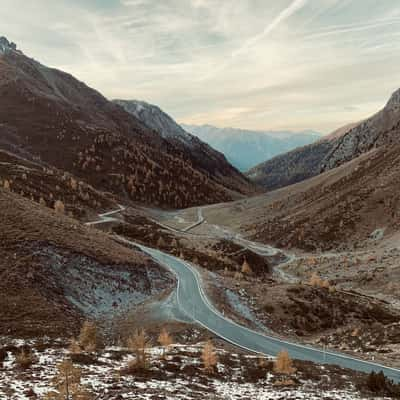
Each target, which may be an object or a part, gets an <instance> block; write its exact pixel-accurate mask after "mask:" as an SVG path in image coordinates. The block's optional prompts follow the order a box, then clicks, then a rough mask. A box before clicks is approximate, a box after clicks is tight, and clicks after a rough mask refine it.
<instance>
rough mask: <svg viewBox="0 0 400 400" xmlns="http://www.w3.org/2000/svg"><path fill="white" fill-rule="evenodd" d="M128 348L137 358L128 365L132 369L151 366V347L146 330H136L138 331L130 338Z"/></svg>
mask: <svg viewBox="0 0 400 400" xmlns="http://www.w3.org/2000/svg"><path fill="white" fill-rule="evenodd" d="M127 344H128V349H129V350H130V351H132V352H133V353H134V354H135V356H136V359H135V360H133V361H131V362H130V364H129V365H128V368H129V369H130V370H135V369H136V370H140V369H147V368H148V366H149V363H148V355H147V350H148V349H149V348H150V347H151V343H150V340H149V338H148V337H147V335H146V331H145V330H144V329H142V330H141V331H136V333H135V334H134V335H133V336H131V337H130V338H129V339H128V342H127Z"/></svg>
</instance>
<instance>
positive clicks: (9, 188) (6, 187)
mask: <svg viewBox="0 0 400 400" xmlns="http://www.w3.org/2000/svg"><path fill="white" fill-rule="evenodd" d="M3 188H4V189H5V190H11V183H10V181H9V180H7V179H5V180H4V182H3Z"/></svg>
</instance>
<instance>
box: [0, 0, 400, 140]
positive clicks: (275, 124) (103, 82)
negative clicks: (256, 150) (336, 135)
mask: <svg viewBox="0 0 400 400" xmlns="http://www.w3.org/2000/svg"><path fill="white" fill-rule="evenodd" d="M1 35H4V36H6V37H7V38H8V39H9V40H11V41H14V42H16V43H17V45H18V47H19V48H20V49H21V50H22V51H23V52H24V53H25V54H26V55H29V56H31V57H33V58H35V59H37V60H38V61H40V62H42V63H44V64H46V65H49V66H52V67H56V68H59V69H62V70H65V71H67V72H69V73H71V74H73V75H74V76H75V77H77V78H78V79H80V80H82V81H84V82H86V83H87V84H88V85H89V86H92V87H94V88H96V89H97V90H99V91H100V92H101V93H103V94H104V95H105V96H106V97H107V98H109V99H113V98H123V99H138V100H145V101H148V102H150V103H153V104H157V105H159V106H160V107H161V108H162V109H164V110H165V111H166V112H168V113H169V114H170V115H172V116H173V117H174V118H175V119H176V120H178V121H179V122H184V123H189V124H213V125H216V126H220V127H225V126H231V127H237V128H247V129H257V130H295V131H301V130H305V129H313V130H316V131H320V132H322V133H329V132H330V131H332V130H334V129H336V128H339V127H340V126H342V125H345V124H347V123H349V122H357V121H359V120H362V119H363V118H366V117H368V116H370V115H371V114H373V113H375V112H376V111H378V110H379V109H380V108H382V107H383V106H384V104H385V103H386V101H387V100H388V98H389V97H390V95H391V93H392V92H393V91H395V90H396V89H398V88H399V87H400V79H399V78H400V70H399V65H400V40H399V39H400V1H399V0H1V30H0V36H1Z"/></svg>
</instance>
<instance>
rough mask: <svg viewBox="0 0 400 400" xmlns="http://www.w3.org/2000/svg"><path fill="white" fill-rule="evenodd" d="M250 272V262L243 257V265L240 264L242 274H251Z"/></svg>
mask: <svg viewBox="0 0 400 400" xmlns="http://www.w3.org/2000/svg"><path fill="white" fill-rule="evenodd" d="M252 272H253V270H252V269H251V267H250V264H249V263H248V262H247V260H246V259H244V261H243V265H242V274H244V275H251V274H252Z"/></svg>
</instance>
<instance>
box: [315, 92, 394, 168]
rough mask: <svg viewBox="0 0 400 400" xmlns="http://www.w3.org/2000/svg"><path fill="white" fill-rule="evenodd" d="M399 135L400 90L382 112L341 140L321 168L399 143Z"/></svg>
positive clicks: (339, 163)
mask: <svg viewBox="0 0 400 400" xmlns="http://www.w3.org/2000/svg"><path fill="white" fill-rule="evenodd" d="M399 133H400V90H397V91H396V92H395V93H393V95H392V96H391V98H390V100H389V101H388V103H387V104H386V106H385V107H384V108H383V109H382V110H381V111H379V112H378V113H377V114H375V115H374V116H372V117H371V118H369V119H367V120H365V121H363V122H361V123H360V124H359V125H357V126H356V127H354V128H353V129H351V130H350V131H349V132H347V133H346V134H345V135H344V136H342V137H341V138H339V140H338V141H337V143H336V144H335V146H333V148H332V150H331V151H330V152H329V154H328V155H327V156H326V157H325V159H324V160H323V162H322V165H321V168H322V170H329V169H332V168H335V167H337V166H339V165H341V164H343V163H345V162H347V161H350V160H352V159H353V158H356V157H357V156H359V155H360V154H363V153H365V152H367V151H369V150H371V149H372V148H377V147H380V146H384V145H390V144H393V143H397V142H398V138H399Z"/></svg>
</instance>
